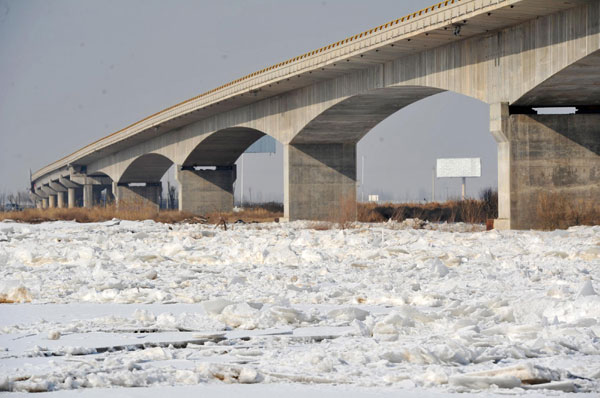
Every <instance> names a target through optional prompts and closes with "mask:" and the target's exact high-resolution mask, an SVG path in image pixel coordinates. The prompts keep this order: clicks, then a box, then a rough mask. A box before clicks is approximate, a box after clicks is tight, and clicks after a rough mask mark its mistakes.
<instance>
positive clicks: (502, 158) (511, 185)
mask: <svg viewBox="0 0 600 398" xmlns="http://www.w3.org/2000/svg"><path fill="white" fill-rule="evenodd" d="M494 107H496V110H494ZM491 125H492V132H493V134H494V136H495V137H496V139H497V140H498V138H500V141H499V142H498V191H499V192H498V200H499V203H498V205H499V219H498V220H496V222H495V223H494V226H495V227H497V228H511V229H530V228H554V227H561V228H565V227H568V226H569V225H572V224H575V223H577V222H582V221H585V220H586V218H588V217H590V216H592V217H593V214H594V213H595V214H596V217H598V214H600V208H599V207H598V206H599V204H598V198H600V114H574V115H531V114H515V115H511V114H509V112H508V107H507V106H506V105H505V104H504V105H498V106H492V112H491ZM494 128H496V130H494ZM498 129H499V130H498ZM499 133H500V134H499Z"/></svg>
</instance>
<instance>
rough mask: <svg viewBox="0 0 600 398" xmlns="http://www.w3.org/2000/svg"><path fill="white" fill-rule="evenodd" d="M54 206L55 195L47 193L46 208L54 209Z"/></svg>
mask: <svg viewBox="0 0 600 398" xmlns="http://www.w3.org/2000/svg"><path fill="white" fill-rule="evenodd" d="M55 207H56V195H48V208H49V209H54V208H55Z"/></svg>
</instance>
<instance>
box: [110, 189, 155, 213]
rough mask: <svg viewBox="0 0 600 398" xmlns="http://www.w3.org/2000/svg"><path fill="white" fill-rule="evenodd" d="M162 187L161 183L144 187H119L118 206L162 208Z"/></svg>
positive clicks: (117, 193) (117, 194)
mask: <svg viewBox="0 0 600 398" xmlns="http://www.w3.org/2000/svg"><path fill="white" fill-rule="evenodd" d="M161 191H162V187H161V184H160V182H153V183H146V185H144V186H129V185H117V191H116V193H115V197H116V199H117V203H118V206H123V205H124V206H127V207H132V208H136V207H144V206H155V207H156V209H157V210H158V208H159V206H160V195H161Z"/></svg>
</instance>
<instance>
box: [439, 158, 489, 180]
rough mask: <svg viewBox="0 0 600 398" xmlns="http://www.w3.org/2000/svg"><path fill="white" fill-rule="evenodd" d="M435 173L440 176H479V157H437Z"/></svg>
mask: <svg viewBox="0 0 600 398" xmlns="http://www.w3.org/2000/svg"><path fill="white" fill-rule="evenodd" d="M436 175H437V177H438V178H442V177H481V158H455V159H438V160H437V167H436Z"/></svg>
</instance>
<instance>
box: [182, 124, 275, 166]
mask: <svg viewBox="0 0 600 398" xmlns="http://www.w3.org/2000/svg"><path fill="white" fill-rule="evenodd" d="M265 135H266V133H264V132H262V131H260V130H257V129H254V128H250V127H240V126H237V127H228V128H224V129H221V130H218V131H215V132H214V133H212V134H210V135H208V136H207V137H206V138H204V139H203V140H202V141H200V142H199V143H198V144H197V145H196V146H195V147H194V148H193V149H192V150H191V151H190V152H189V153H188V154H187V156H186V157H185V160H184V161H183V163H182V166H183V167H184V168H185V167H197V166H208V167H210V166H232V165H233V164H234V163H235V162H236V160H237V159H238V158H239V157H240V155H241V154H242V153H244V151H245V150H246V149H248V147H249V146H250V145H252V144H253V143H254V142H256V141H258V140H259V139H260V138H262V137H263V136H265Z"/></svg>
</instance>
